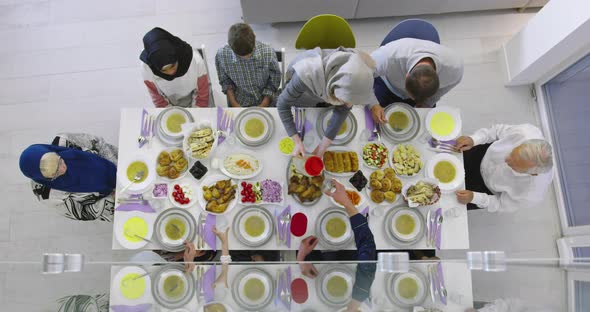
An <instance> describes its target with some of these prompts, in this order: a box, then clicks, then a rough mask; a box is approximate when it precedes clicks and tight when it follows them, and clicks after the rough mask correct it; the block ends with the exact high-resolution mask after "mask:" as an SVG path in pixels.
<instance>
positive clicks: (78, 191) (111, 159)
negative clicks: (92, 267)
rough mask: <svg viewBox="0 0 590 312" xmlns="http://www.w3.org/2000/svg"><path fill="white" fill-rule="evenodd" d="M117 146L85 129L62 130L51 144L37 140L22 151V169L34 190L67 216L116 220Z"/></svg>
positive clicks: (20, 163)
mask: <svg viewBox="0 0 590 312" xmlns="http://www.w3.org/2000/svg"><path fill="white" fill-rule="evenodd" d="M117 153H118V151H117V147H115V146H113V145H111V144H108V143H107V142H106V141H105V140H104V139H103V138H101V137H97V136H93V135H90V134H84V133H62V134H58V135H57V136H56V137H55V138H54V139H53V141H52V143H51V145H48V144H34V145H31V146H29V147H27V148H26V149H25V150H24V151H23V152H22V154H21V155H20V160H19V167H20V170H21V172H22V173H23V174H24V175H25V176H26V177H28V178H30V179H31V187H32V190H33V194H34V195H35V196H36V197H37V199H38V200H39V201H40V202H42V203H43V204H45V205H47V206H49V207H52V208H56V209H57V210H58V211H60V213H61V214H63V215H64V216H65V217H67V218H69V219H73V220H80V221H91V220H101V221H108V222H110V221H112V220H113V213H114V207H115V200H114V190H115V186H116V180H117V178H116V174H117V166H116V163H117Z"/></svg>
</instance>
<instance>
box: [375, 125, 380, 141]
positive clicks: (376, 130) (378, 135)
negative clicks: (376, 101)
mask: <svg viewBox="0 0 590 312" xmlns="http://www.w3.org/2000/svg"><path fill="white" fill-rule="evenodd" d="M373 138H377V142H381V135H380V134H379V128H378V127H377V124H375V126H374V127H373Z"/></svg>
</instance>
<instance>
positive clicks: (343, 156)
mask: <svg viewBox="0 0 590 312" xmlns="http://www.w3.org/2000/svg"><path fill="white" fill-rule="evenodd" d="M324 169H325V170H326V171H328V173H330V174H331V175H333V176H337V177H349V176H352V175H353V174H354V173H355V172H357V171H358V170H359V157H358V154H357V153H356V152H355V151H351V150H349V149H346V148H342V147H333V148H330V149H329V150H328V151H326V152H325V153H324Z"/></svg>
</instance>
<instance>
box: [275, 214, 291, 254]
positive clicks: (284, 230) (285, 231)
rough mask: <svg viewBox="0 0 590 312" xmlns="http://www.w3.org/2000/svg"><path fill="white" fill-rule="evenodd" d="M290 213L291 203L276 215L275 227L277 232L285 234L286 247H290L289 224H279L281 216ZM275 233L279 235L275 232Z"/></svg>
mask: <svg viewBox="0 0 590 312" xmlns="http://www.w3.org/2000/svg"><path fill="white" fill-rule="evenodd" d="M290 213H291V205H289V206H287V208H285V209H284V210H283V211H282V212H281V213H279V214H278V215H277V225H278V226H277V228H278V229H279V233H283V234H285V235H287V239H286V240H285V241H286V245H287V247H289V248H291V231H290V224H288V223H287V224H283V225H282V226H281V217H283V216H285V215H287V214H290ZM277 235H279V234H278V233H277Z"/></svg>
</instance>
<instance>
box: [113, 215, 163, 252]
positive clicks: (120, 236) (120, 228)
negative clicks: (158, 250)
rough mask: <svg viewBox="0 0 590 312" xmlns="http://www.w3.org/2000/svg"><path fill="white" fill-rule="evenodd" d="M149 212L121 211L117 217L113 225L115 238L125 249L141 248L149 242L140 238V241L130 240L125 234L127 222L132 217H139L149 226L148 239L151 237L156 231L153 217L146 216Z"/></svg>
mask: <svg viewBox="0 0 590 312" xmlns="http://www.w3.org/2000/svg"><path fill="white" fill-rule="evenodd" d="M146 217H147V214H146V213H143V212H140V211H125V212H119V213H118V215H117V218H115V224H114V226H113V228H114V231H115V238H116V239H117V241H118V242H119V244H121V246H123V248H125V249H139V248H142V247H144V246H145V245H147V242H146V241H144V240H140V241H138V242H132V241H129V240H128V239H127V238H126V235H125V223H126V222H127V221H128V220H129V219H131V218H139V219H141V220H143V221H144V222H145V224H146V226H147V234H146V236H145V238H146V239H151V238H152V234H153V232H154V223H153V220H151V218H146Z"/></svg>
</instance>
